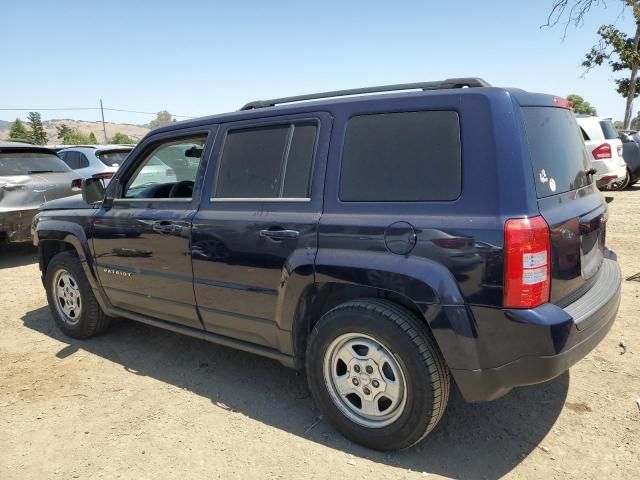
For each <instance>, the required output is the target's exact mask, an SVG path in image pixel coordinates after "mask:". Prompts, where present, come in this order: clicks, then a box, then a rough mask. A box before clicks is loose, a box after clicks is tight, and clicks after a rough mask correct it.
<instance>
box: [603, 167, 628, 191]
mask: <svg viewBox="0 0 640 480" xmlns="http://www.w3.org/2000/svg"><path fill="white" fill-rule="evenodd" d="M629 185H631V173H630V172H629V170H628V169H627V174H626V175H625V177H624V179H622V180H620V181H619V182H614V183H612V184H610V185H609V187H608V189H609V190H614V191H620V190H624V189H626V188H628V187H629Z"/></svg>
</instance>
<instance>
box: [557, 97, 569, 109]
mask: <svg viewBox="0 0 640 480" xmlns="http://www.w3.org/2000/svg"><path fill="white" fill-rule="evenodd" d="M553 104H554V105H555V106H556V107H560V108H567V109H569V110H571V109H572V108H573V102H572V101H571V100H567V99H566V98H562V97H553Z"/></svg>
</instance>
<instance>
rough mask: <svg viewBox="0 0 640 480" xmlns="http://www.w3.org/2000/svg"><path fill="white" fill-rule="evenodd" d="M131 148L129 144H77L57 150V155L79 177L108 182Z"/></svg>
mask: <svg viewBox="0 0 640 480" xmlns="http://www.w3.org/2000/svg"><path fill="white" fill-rule="evenodd" d="M131 150H133V147H132V146H130V145H82V146H80V145H78V146H74V147H68V148H63V149H61V150H58V156H59V157H60V158H61V159H62V161H63V162H64V163H66V164H67V165H68V166H69V168H71V169H72V170H73V171H75V172H76V173H77V174H78V175H80V176H81V177H84V178H91V177H93V178H103V179H104V180H105V181H107V182H108V181H109V179H111V177H113V174H114V173H116V171H117V170H118V168H120V165H122V162H124V160H125V158H127V155H129V152H131Z"/></svg>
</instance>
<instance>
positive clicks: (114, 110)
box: [0, 107, 195, 118]
mask: <svg viewBox="0 0 640 480" xmlns="http://www.w3.org/2000/svg"><path fill="white" fill-rule="evenodd" d="M72 110H100V107H75V108H72V107H70V108H5V107H0V111H25V112H39V111H43V112H45V111H46V112H51V111H72ZM104 110H108V111H111V112H125V113H140V114H143V115H157V113H158V112H141V111H139V110H125V109H123V108H106V107H105V108H104ZM171 116H172V117H177V118H195V117H194V116H192V115H175V114H173V113H172V114H171Z"/></svg>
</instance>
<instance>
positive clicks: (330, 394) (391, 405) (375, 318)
mask: <svg viewBox="0 0 640 480" xmlns="http://www.w3.org/2000/svg"><path fill="white" fill-rule="evenodd" d="M306 362H307V379H308V382H309V387H310V389H311V391H312V393H313V395H314V398H315V399H316V402H317V403H318V405H319V407H320V409H321V410H322V411H323V413H324V414H325V416H326V417H327V418H328V419H329V420H330V421H331V422H332V423H333V424H334V425H335V426H336V428H337V429H338V430H339V431H340V432H341V433H342V434H343V435H345V436H346V437H348V438H350V439H351V440H353V441H355V442H357V443H360V444H362V445H365V446H367V447H370V448H375V449H377V450H398V449H402V448H407V447H410V446H411V445H414V444H415V443H417V442H419V441H420V440H422V439H423V438H424V437H425V436H426V435H427V434H428V433H429V432H431V431H432V430H433V428H434V427H435V426H436V425H437V423H438V422H439V421H440V419H441V418H442V415H443V414H444V411H445V407H446V404H447V401H448V397H449V388H450V378H449V372H448V370H447V367H446V365H445V363H444V359H443V358H442V355H441V354H440V351H439V350H438V348H437V346H436V345H435V341H434V340H433V338H432V337H431V335H430V334H429V332H428V330H427V329H426V327H425V325H424V324H422V323H421V322H420V320H418V319H417V318H415V316H414V315H413V314H412V313H411V312H409V311H408V310H406V309H405V308H403V307H400V306H398V305H396V304H394V303H391V302H387V301H384V300H377V299H364V300H355V301H350V302H347V303H344V304H342V305H340V306H338V307H336V308H334V309H333V310H331V311H330V312H328V313H327V314H326V315H324V316H323V317H322V318H321V319H320V321H319V322H318V323H317V324H316V325H315V327H314V329H313V331H312V333H311V335H310V337H309V343H308V347H307V358H306Z"/></svg>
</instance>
